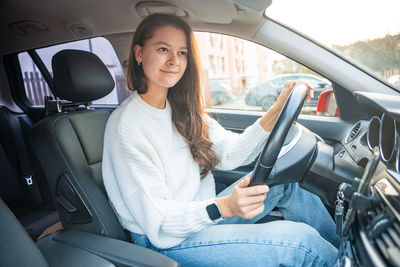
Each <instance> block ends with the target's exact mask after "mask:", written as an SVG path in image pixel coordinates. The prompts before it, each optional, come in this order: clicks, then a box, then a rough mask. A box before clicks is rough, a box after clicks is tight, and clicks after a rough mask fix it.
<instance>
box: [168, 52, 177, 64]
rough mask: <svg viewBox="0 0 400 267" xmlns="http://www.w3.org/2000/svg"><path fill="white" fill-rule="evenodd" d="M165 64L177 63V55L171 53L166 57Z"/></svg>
mask: <svg viewBox="0 0 400 267" xmlns="http://www.w3.org/2000/svg"><path fill="white" fill-rule="evenodd" d="M167 64H168V65H169V66H174V65H177V64H178V56H177V55H175V54H174V53H171V55H170V56H169V58H168V61H167Z"/></svg>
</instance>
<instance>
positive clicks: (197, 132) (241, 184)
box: [103, 14, 339, 266]
mask: <svg viewBox="0 0 400 267" xmlns="http://www.w3.org/2000/svg"><path fill="white" fill-rule="evenodd" d="M127 79H128V86H129V88H130V89H131V90H132V91H133V93H132V95H131V96H130V97H129V98H128V99H127V100H125V101H124V102H123V103H122V104H121V105H120V106H119V107H118V108H117V109H116V110H115V111H114V112H113V113H112V115H111V116H110V119H109V121H108V123H107V127H106V133H105V144H104V156H103V179H104V185H105V187H106V190H107V193H108V196H109V198H110V201H111V203H112V205H113V207H114V209H115V211H116V214H117V216H118V218H119V221H120V222H121V225H122V226H123V227H124V228H125V229H127V230H128V231H130V232H131V236H132V239H133V241H134V242H136V244H138V245H141V246H144V247H147V248H151V249H153V250H156V251H159V252H161V253H163V254H165V255H167V256H169V257H171V258H173V259H175V260H176V261H178V262H180V263H181V264H182V265H183V266H218V265H231V266H236V265H239V264H251V265H254V266H275V265H279V264H282V265H284V266H299V265H304V266H329V265H332V264H333V262H334V261H335V257H336V253H337V250H336V248H335V246H336V247H337V246H338V244H339V238H338V237H337V236H336V234H335V226H334V223H333V221H332V219H331V217H330V216H329V214H328V212H327V211H326V210H325V208H324V206H323V205H322V203H321V201H320V200H319V198H318V197H316V196H315V195H313V194H311V193H309V192H306V191H305V190H302V189H301V188H299V186H298V184H289V185H280V186H275V187H273V188H271V189H269V188H268V186H266V185H259V186H254V187H247V186H248V184H249V182H250V179H249V178H248V177H246V178H244V179H241V180H240V181H238V182H237V183H236V184H234V185H232V186H231V187H229V188H228V189H226V190H225V191H224V192H222V193H221V194H220V195H218V196H216V193H215V182H214V177H213V175H212V173H211V170H212V169H214V168H215V167H218V168H220V169H226V170H228V169H234V168H236V167H238V166H240V165H245V164H248V163H251V162H252V161H253V160H254V159H255V158H256V157H257V155H258V154H259V153H260V151H261V149H262V147H263V145H264V144H265V142H266V139H267V137H268V132H270V131H271V129H272V127H273V125H274V123H275V121H276V118H277V116H278V114H279V112H280V110H281V109H282V107H283V105H284V104H285V102H286V100H287V98H288V96H289V94H290V92H291V90H292V89H293V87H294V86H295V84H296V82H288V83H286V84H285V86H284V88H283V90H282V93H281V95H280V97H279V99H278V100H277V102H276V103H275V104H274V106H272V107H271V108H270V109H269V110H268V111H267V112H266V113H265V115H264V116H263V117H262V118H260V119H259V120H257V121H256V122H255V123H254V124H253V125H251V126H249V127H248V128H247V129H246V130H245V131H244V132H243V133H242V134H240V135H239V134H235V133H232V132H229V131H226V130H225V129H223V128H222V127H221V126H220V125H219V124H218V123H217V122H216V121H215V120H214V119H212V118H211V117H209V116H208V115H207V114H205V112H204V110H203V104H202V99H201V91H200V90H201V89H200V84H199V83H200V78H199V62H198V55H197V51H196V46H195V41H194V38H193V33H192V31H191V29H190V27H189V26H188V25H187V24H186V23H185V22H184V21H183V20H182V19H180V18H178V17H175V16H170V15H162V14H155V15H151V16H149V17H147V18H146V19H145V20H143V22H142V23H141V24H140V25H139V27H138V28H137V30H136V33H135V36H134V38H133V43H132V49H131V54H130V58H129V67H128V75H127ZM310 92H311V93H312V90H311V88H310ZM311 93H310V94H311ZM274 207H278V208H279V209H280V211H281V213H282V214H283V215H284V218H285V220H282V221H277V222H270V223H265V224H254V223H255V222H257V221H258V220H259V219H260V218H262V217H263V216H265V215H266V214H268V213H269V212H270V211H271V210H272V209H273V208H274Z"/></svg>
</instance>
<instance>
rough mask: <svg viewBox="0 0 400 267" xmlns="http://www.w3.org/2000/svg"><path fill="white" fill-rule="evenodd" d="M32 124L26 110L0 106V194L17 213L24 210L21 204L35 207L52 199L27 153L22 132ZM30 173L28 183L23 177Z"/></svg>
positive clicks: (21, 213) (21, 212)
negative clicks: (19, 111)
mask: <svg viewBox="0 0 400 267" xmlns="http://www.w3.org/2000/svg"><path fill="white" fill-rule="evenodd" d="M32 124H33V123H32V122H31V120H30V119H29V117H28V116H27V115H26V114H22V113H21V114H20V113H15V112H12V111H10V110H9V109H7V108H6V107H3V106H0V166H1V167H2V172H1V173H0V197H1V198H3V200H4V201H5V202H6V204H7V205H8V207H10V208H11V210H13V212H14V214H16V216H17V217H18V216H20V215H23V212H24V211H26V209H27V208H28V207H25V206H29V207H31V208H37V207H38V206H40V205H42V204H44V203H50V202H52V201H53V199H52V198H51V197H49V196H48V195H49V188H48V184H47V182H46V181H45V180H44V179H41V178H42V177H41V170H40V169H39V168H37V167H38V166H37V165H36V164H35V162H33V161H32V158H31V154H32V153H29V152H30V150H29V145H28V144H27V140H26V138H25V135H26V133H27V132H28V131H29V130H30V129H31V127H32ZM26 172H29V173H26ZM31 174H34V175H33V177H32V179H33V183H32V184H31V185H30V186H28V185H27V182H26V180H24V178H23V177H24V176H28V175H31ZM28 187H29V188H28ZM28 191H29V192H28ZM27 202H30V203H27Z"/></svg>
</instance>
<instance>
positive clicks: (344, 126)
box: [196, 32, 352, 189]
mask: <svg viewBox="0 0 400 267" xmlns="http://www.w3.org/2000/svg"><path fill="white" fill-rule="evenodd" d="M215 35H218V34H215V33H204V32H203V33H200V34H196V38H199V39H201V40H200V42H201V43H202V44H205V43H207V42H206V41H204V40H203V39H205V40H214V42H215V40H223V43H224V44H229V42H232V43H234V44H236V45H237V46H240V47H241V49H239V52H240V53H237V52H238V51H235V50H234V49H235V46H232V47H233V48H232V47H231V48H232V49H233V51H229V49H230V47H229V46H226V47H224V46H223V45H221V46H220V45H218V44H217V45H215V44H211V43H210V44H209V45H208V46H207V45H205V46H203V47H200V56H201V58H202V59H203V58H204V59H207V58H208V59H212V60H213V61H212V62H211V61H210V60H202V62H206V63H207V62H208V63H209V64H212V65H213V66H212V67H209V66H208V65H207V64H204V65H203V72H202V75H204V76H206V77H209V78H210V77H211V78H212V79H219V80H224V82H226V83H228V84H230V86H231V88H232V92H233V100H232V101H230V102H227V103H222V104H217V105H209V107H208V112H210V114H211V115H212V116H213V117H214V118H215V119H216V120H217V121H218V122H219V123H220V124H221V125H222V126H223V127H224V128H225V129H227V130H230V131H233V132H236V133H241V132H243V131H244V130H245V129H246V127H248V126H250V125H251V124H253V123H254V122H255V121H256V120H257V119H258V118H260V117H261V116H262V115H263V114H264V111H263V110H262V107H261V106H251V105H246V104H245V100H244V98H245V92H246V88H248V87H251V88H254V87H256V86H257V85H259V84H262V83H264V82H265V81H266V80H271V79H274V77H275V76H277V77H278V78H277V79H283V78H282V77H280V76H282V75H283V77H285V78H286V77H301V75H298V74H299V73H304V72H306V73H310V74H312V75H315V76H317V75H318V73H315V72H313V71H311V70H310V69H308V68H306V67H305V66H303V65H301V64H299V63H297V62H295V61H292V60H290V59H289V58H286V57H285V56H283V55H281V54H278V53H276V52H274V51H272V50H269V49H267V48H265V47H262V46H261V45H258V44H254V43H251V42H249V41H245V40H242V39H238V38H235V37H231V36H225V35H218V36H217V37H215ZM213 45H214V47H213V49H211V48H212V46H213ZM215 47H220V48H221V49H220V51H216V48H215ZM242 51H243V52H242ZM213 53H218V55H219V57H220V58H223V60H224V62H227V63H228V64H232V65H231V66H229V65H228V66H227V67H224V69H222V68H221V69H219V68H218V66H219V65H220V63H219V61H218V60H219V57H218V56H217V55H215V54H213ZM230 57H233V58H230ZM237 64H242V65H243V66H237ZM230 70H233V71H230ZM318 76H319V77H320V78H321V79H324V77H322V76H320V75H318ZM203 80H204V79H203ZM243 80H245V81H243ZM286 80H290V79H289V78H287V79H286ZM286 80H285V81H286ZM283 83H284V81H282V85H283ZM204 90H205V92H204V95H205V96H206V98H207V96H208V95H209V94H208V92H207V81H206V82H205V85H204ZM206 102H207V103H212V102H214V103H215V102H216V101H206ZM316 104H317V102H315V103H313V104H312V105H311V106H307V107H304V109H303V110H302V114H301V115H300V116H299V119H298V122H299V123H301V124H302V125H303V126H305V127H307V128H308V129H310V130H311V131H312V132H314V133H315V134H317V135H318V136H320V137H321V138H322V139H323V140H324V141H325V142H327V143H329V144H331V145H333V146H334V147H336V146H338V147H339V146H340V142H341V140H342V139H343V133H345V132H347V131H348V129H349V127H351V125H352V123H351V122H349V121H346V120H343V119H342V118H340V117H328V116H323V117H322V116H317V115H316ZM337 150H339V148H337ZM254 164H255V161H254V162H253V163H252V164H249V165H247V166H241V167H239V168H237V169H235V170H230V171H222V170H219V169H216V170H214V177H215V180H216V182H217V184H220V187H219V188H220V189H222V188H224V187H225V186H228V185H230V184H231V183H233V182H234V181H236V180H237V179H240V178H241V177H243V176H244V175H246V174H248V173H249V172H251V171H252V170H253V168H254ZM217 189H218V187H217Z"/></svg>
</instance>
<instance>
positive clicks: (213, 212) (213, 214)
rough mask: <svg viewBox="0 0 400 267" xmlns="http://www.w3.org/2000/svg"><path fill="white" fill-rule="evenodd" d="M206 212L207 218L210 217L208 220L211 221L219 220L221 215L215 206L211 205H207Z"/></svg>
mask: <svg viewBox="0 0 400 267" xmlns="http://www.w3.org/2000/svg"><path fill="white" fill-rule="evenodd" d="M206 210H207V213H208V216H209V217H210V219H211V220H212V221H215V220H217V219H219V218H221V213H220V212H219V209H218V207H217V204H215V203H212V204H210V205H208V206H207V208H206Z"/></svg>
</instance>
